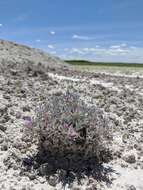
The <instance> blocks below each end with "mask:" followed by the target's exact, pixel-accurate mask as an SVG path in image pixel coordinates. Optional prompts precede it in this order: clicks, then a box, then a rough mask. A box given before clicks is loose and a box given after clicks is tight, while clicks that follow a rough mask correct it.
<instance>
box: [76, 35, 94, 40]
mask: <svg viewBox="0 0 143 190" xmlns="http://www.w3.org/2000/svg"><path fill="white" fill-rule="evenodd" d="M72 39H77V40H92V39H93V38H91V37H88V36H80V35H77V34H74V35H73V36H72Z"/></svg>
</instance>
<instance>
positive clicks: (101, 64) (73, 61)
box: [65, 60, 143, 67]
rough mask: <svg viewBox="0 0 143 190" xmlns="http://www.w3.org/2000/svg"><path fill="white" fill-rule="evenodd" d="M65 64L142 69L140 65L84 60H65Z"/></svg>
mask: <svg viewBox="0 0 143 190" xmlns="http://www.w3.org/2000/svg"><path fill="white" fill-rule="evenodd" d="M65 62H67V63H69V64H71V65H80V66H82V65H83V66H89V65H91V66H112V67H113V66H115V67H116V66H118V67H120V66H122V67H143V64H141V63H118V62H115V63H114V62H91V61H86V60H65Z"/></svg>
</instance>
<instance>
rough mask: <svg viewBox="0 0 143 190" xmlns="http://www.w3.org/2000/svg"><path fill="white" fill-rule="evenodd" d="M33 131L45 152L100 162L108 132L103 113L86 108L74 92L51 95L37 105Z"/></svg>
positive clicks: (68, 91) (96, 109)
mask: <svg viewBox="0 0 143 190" xmlns="http://www.w3.org/2000/svg"><path fill="white" fill-rule="evenodd" d="M33 128H34V130H35V131H37V134H38V137H39V145H40V148H41V149H42V150H43V151H44V152H45V153H46V152H48V153H49V152H50V154H52V155H55V154H56V155H57V154H58V155H59V156H60V155H61V156H63V155H65V154H80V155H82V157H83V158H85V159H87V158H88V157H93V156H94V157H96V158H98V159H100V155H101V152H103V151H104V149H105V147H107V144H108V143H107V140H108V137H109V131H110V130H109V127H108V120H107V118H106V117H105V115H104V114H103V112H102V111H101V110H100V109H98V108H97V107H96V106H95V105H92V106H91V105H90V106H89V105H87V104H86V103H85V102H84V101H83V100H81V99H80V96H79V95H78V94H77V93H76V92H74V91H73V90H67V92H66V93H63V94H62V93H56V94H52V95H50V96H49V97H48V98H47V99H46V101H45V102H44V103H43V104H41V105H39V106H38V108H37V116H36V119H35V121H34V123H33Z"/></svg>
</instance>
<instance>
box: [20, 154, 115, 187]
mask: <svg viewBox="0 0 143 190" xmlns="http://www.w3.org/2000/svg"><path fill="white" fill-rule="evenodd" d="M107 160H108V161H109V159H107ZM104 162H105V160H104ZM23 166H24V167H25V169H26V171H29V172H31V171H32V170H33V171H36V172H37V174H38V175H39V176H45V177H46V179H47V180H49V178H50V177H51V176H56V177H57V179H58V183H59V182H61V183H62V186H63V188H64V187H65V186H66V185H69V186H70V185H71V184H72V183H73V182H74V181H75V180H76V181H77V182H78V185H81V180H83V179H85V178H86V179H87V178H88V179H89V178H92V179H94V180H96V181H97V182H104V183H106V185H108V186H109V185H111V184H112V180H113V179H112V180H111V179H110V178H111V177H110V176H111V174H112V173H116V171H115V170H113V169H112V168H111V167H105V166H104V164H103V162H100V163H99V161H98V160H97V158H96V157H90V158H89V157H88V158H84V159H83V157H82V155H80V154H79V153H74V154H73V153H67V154H65V155H59V154H54V155H53V154H51V153H47V152H46V153H45V152H44V151H39V152H38V153H37V155H36V156H34V157H28V158H25V159H24V160H23Z"/></svg>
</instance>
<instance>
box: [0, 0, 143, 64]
mask: <svg viewBox="0 0 143 190" xmlns="http://www.w3.org/2000/svg"><path fill="white" fill-rule="evenodd" d="M142 8H143V0H41V1H39V0H24V1H22V0H21V1H20V0H0V38H1V39H7V40H11V41H16V42H18V43H23V44H26V45H30V46H32V47H36V48H40V49H43V50H45V51H47V52H49V53H51V54H54V55H56V56H60V57H62V58H64V59H89V60H96V61H122V62H140V63H143V11H142Z"/></svg>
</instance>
